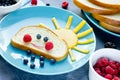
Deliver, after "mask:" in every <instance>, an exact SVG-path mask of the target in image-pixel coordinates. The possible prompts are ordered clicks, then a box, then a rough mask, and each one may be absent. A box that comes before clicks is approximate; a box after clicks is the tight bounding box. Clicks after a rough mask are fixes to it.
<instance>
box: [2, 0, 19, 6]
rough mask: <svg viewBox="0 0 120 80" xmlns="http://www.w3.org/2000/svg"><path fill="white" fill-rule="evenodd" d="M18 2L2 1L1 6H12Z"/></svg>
mask: <svg viewBox="0 0 120 80" xmlns="http://www.w3.org/2000/svg"><path fill="white" fill-rule="evenodd" d="M16 3H17V1H16V0H0V6H10V5H14V4H16Z"/></svg>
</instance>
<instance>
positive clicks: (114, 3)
mask: <svg viewBox="0 0 120 80" xmlns="http://www.w3.org/2000/svg"><path fill="white" fill-rule="evenodd" d="M89 1H90V2H92V3H94V4H96V5H99V6H102V7H106V8H114V9H120V0H89Z"/></svg>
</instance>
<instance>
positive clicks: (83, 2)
mask: <svg viewBox="0 0 120 80" xmlns="http://www.w3.org/2000/svg"><path fill="white" fill-rule="evenodd" d="M73 2H74V3H75V5H76V6H78V7H79V8H80V9H83V10H85V11H87V12H90V13H97V14H114V13H118V12H119V10H118V9H109V8H104V7H101V6H98V5H95V4H93V3H91V2H90V1H89V0H73Z"/></svg>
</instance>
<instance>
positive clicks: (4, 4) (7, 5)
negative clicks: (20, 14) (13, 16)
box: [0, 0, 23, 16]
mask: <svg viewBox="0 0 120 80" xmlns="http://www.w3.org/2000/svg"><path fill="white" fill-rule="evenodd" d="M22 1H23V0H0V16H3V15H5V14H7V13H9V12H12V11H14V10H16V9H18V8H20V7H21V5H22Z"/></svg>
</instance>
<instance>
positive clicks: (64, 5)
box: [62, 1, 69, 9]
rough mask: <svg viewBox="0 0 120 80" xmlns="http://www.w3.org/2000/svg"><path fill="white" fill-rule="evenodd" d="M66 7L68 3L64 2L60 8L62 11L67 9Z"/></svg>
mask: <svg viewBox="0 0 120 80" xmlns="http://www.w3.org/2000/svg"><path fill="white" fill-rule="evenodd" d="M68 5H69V4H68V2H66V1H64V2H62V8H63V9H67V8H68Z"/></svg>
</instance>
